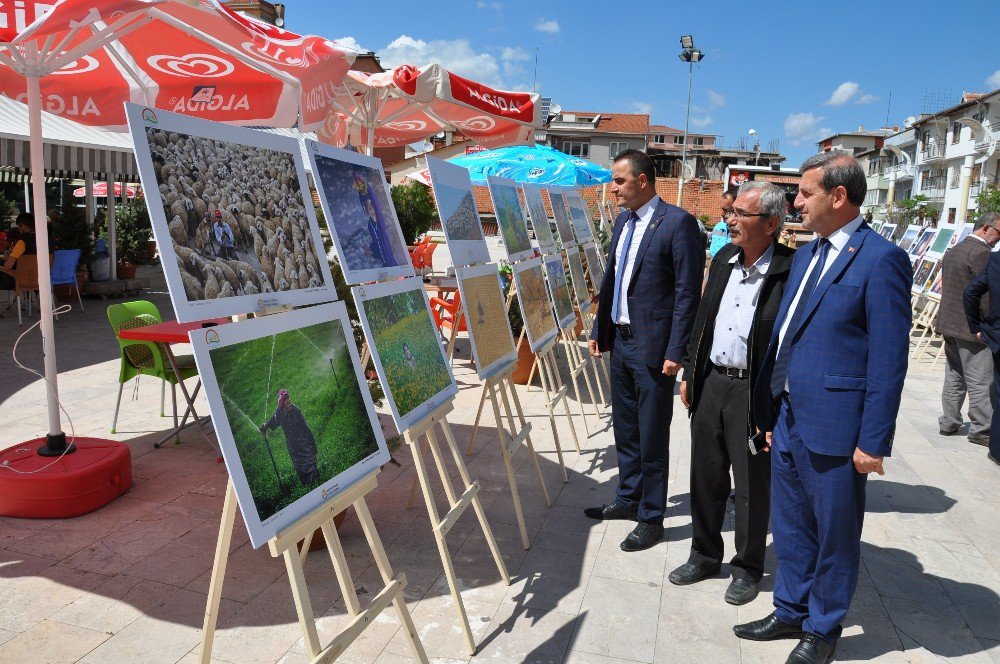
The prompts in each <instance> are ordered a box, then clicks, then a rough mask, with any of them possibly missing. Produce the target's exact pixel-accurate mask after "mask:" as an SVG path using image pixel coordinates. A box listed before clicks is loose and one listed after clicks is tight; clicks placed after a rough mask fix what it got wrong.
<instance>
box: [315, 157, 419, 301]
mask: <svg viewBox="0 0 1000 664" xmlns="http://www.w3.org/2000/svg"><path fill="white" fill-rule="evenodd" d="M310 159H311V160H312V162H313V173H314V174H317V175H318V180H319V185H320V186H319V197H320V203H321V204H322V206H323V213H324V214H325V216H326V223H327V225H328V226H329V227H330V231H331V233H333V238H334V240H335V244H336V246H337V254H338V255H339V256H340V264H341V266H342V267H343V268H344V275H345V277H346V278H347V281H348V282H349V283H352V284H353V283H362V282H366V281H377V280H378V279H384V278H386V277H390V276H412V275H413V266H412V264H411V262H410V257H409V254H408V253H407V251H406V244H405V243H404V241H403V233H402V231H401V230H400V228H399V221H398V219H397V218H396V210H395V208H394V207H393V205H392V199H391V198H390V197H389V191H388V188H387V185H386V182H385V174H384V173H383V171H382V162H380V161H379V160H378V159H375V158H374V157H368V156H365V155H361V154H358V153H356V152H351V151H349V150H340V149H337V148H334V147H330V146H327V145H320V144H313V143H311V142H310Z"/></svg>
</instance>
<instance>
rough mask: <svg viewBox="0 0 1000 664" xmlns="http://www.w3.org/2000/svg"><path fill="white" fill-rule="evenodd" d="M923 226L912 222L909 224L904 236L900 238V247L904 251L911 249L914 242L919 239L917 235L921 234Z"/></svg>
mask: <svg viewBox="0 0 1000 664" xmlns="http://www.w3.org/2000/svg"><path fill="white" fill-rule="evenodd" d="M921 228H923V227H922V226H920V224H910V225H909V226H907V228H906V231H905V232H904V233H903V237H902V238H900V240H899V248H900V249H902V250H903V251H909V250H910V247H912V246H913V243H914V242H916V241H917V236H919V235H920V230H921Z"/></svg>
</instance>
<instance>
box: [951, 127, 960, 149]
mask: <svg viewBox="0 0 1000 664" xmlns="http://www.w3.org/2000/svg"><path fill="white" fill-rule="evenodd" d="M961 138H962V123H960V122H952V123H951V144H952V145H954V144H955V143H958V141H959V139H961Z"/></svg>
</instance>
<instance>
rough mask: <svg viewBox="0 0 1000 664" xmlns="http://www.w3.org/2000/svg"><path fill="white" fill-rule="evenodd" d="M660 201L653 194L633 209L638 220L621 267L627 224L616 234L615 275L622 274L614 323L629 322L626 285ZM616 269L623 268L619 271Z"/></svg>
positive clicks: (623, 323) (629, 280)
mask: <svg viewBox="0 0 1000 664" xmlns="http://www.w3.org/2000/svg"><path fill="white" fill-rule="evenodd" d="M659 203H660V197H659V196H657V195H655V194H654V195H653V197H652V198H651V199H649V202H648V203H646V204H645V205H643V206H642V207H641V208H639V209H638V210H636V211H635V214H636V216H637V217H639V220H638V221H636V222H635V232H634V233H633V234H632V244H631V245H629V248H628V255H627V256H626V257H625V264H624V267H622V252H623V251H624V250H625V239H626V238H627V237H628V228H629V224H631V223H633V222H631V221H626V222H625V227H624V228H622V232H621V235H619V236H618V245H617V246H616V247H615V275H616V276H617V275H618V274H621V275H622V281H621V284H622V292H621V295H620V297H619V299H618V320H616V321H615V322H616V323H620V324H622V325H628V324H629V322H630V319H629V315H628V285H629V284H630V283H631V282H632V272H633V271H634V269H635V257H636V255H637V254H638V253H639V245H640V244H642V236H643V235H644V234H645V233H646V228H647V227H648V226H649V222H650V221H652V220H653V212H655V211H656V206H657V205H658V204H659ZM618 270H624V272H621V273H619V272H618Z"/></svg>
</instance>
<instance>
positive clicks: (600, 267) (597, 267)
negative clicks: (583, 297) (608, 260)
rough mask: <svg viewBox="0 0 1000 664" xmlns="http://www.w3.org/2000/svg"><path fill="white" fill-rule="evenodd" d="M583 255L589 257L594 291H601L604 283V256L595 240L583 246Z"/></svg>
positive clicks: (589, 268)
mask: <svg viewBox="0 0 1000 664" xmlns="http://www.w3.org/2000/svg"><path fill="white" fill-rule="evenodd" d="M583 255H584V256H586V257H587V269H588V270H590V283H591V284H592V285H593V286H594V293H595V294H596V293H600V292H601V284H603V283H604V256H602V255H601V252H600V250H599V249H598V248H597V245H596V244H594V243H593V242H590V243H588V244H585V245H584V246H583Z"/></svg>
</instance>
